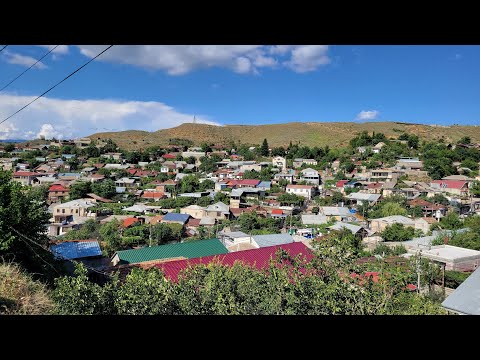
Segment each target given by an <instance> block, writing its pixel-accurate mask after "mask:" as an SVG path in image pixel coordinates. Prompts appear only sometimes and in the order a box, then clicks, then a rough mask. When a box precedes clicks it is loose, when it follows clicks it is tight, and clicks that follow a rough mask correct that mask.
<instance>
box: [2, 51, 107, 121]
mask: <svg viewBox="0 0 480 360" xmlns="http://www.w3.org/2000/svg"><path fill="white" fill-rule="evenodd" d="M111 47H113V45H109V46H108V47H107V48H106V49H105V50H103V51H102V52H100V53H99V54H98V55H97V56H95V57H94V58H91V59H90V60H88V61H87V62H86V63H85V64H83V65H82V66H80V67H79V68H78V69H77V70H75V71H74V72H72V73H71V74H70V75H68V76H66V77H64V78H63V79H62V80H60V81H59V82H58V83H56V84H55V85H53V86H52V87H51V88H50V89H48V90H47V91H45V92H44V93H43V94H41V95H39V96H37V97H36V98H35V99H33V100H32V101H30V102H29V103H28V104H27V105H25V106H23V107H22V108H20V109H19V110H17V111H15V112H14V113H13V114H12V115H10V116H9V117H7V118H5V119H3V120H2V121H0V124H3V123H4V122H5V121H7V120H8V119H10V118H11V117H13V116H15V115H16V114H18V113H19V112H20V111H22V110H23V109H25V108H26V107H27V106H29V105H31V104H33V103H34V102H35V101H37V100H38V99H40V98H41V97H42V96H44V95H45V94H47V93H49V92H50V91H51V90H53V89H55V88H56V87H57V86H58V85H60V84H61V83H63V82H64V81H65V80H67V79H68V78H69V77H71V76H73V75H74V74H75V73H77V72H79V71H80V70H82V69H83V68H84V67H85V66H87V65H88V64H90V63H91V62H92V61H93V60H95V59H96V58H98V57H99V56H100V55H102V54H103V53H104V52H106V51H107V50H108V49H110V48H111Z"/></svg>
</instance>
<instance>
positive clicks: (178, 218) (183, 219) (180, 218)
mask: <svg viewBox="0 0 480 360" xmlns="http://www.w3.org/2000/svg"><path fill="white" fill-rule="evenodd" d="M189 218H190V215H188V214H178V213H168V214H166V215H165V216H164V217H163V219H162V223H174V224H181V225H185V224H186V223H187V221H188V219H189Z"/></svg>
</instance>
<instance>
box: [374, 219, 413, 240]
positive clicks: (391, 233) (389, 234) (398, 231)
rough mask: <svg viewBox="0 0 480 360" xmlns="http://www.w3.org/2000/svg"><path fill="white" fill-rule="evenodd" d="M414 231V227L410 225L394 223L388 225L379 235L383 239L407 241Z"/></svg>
mask: <svg viewBox="0 0 480 360" xmlns="http://www.w3.org/2000/svg"><path fill="white" fill-rule="evenodd" d="M414 232H415V229H414V228H413V227H411V226H403V224H399V223H395V224H392V225H388V226H387V227H386V228H385V230H383V231H382V233H381V236H382V238H383V240H384V241H407V240H410V239H412V238H413V235H414Z"/></svg>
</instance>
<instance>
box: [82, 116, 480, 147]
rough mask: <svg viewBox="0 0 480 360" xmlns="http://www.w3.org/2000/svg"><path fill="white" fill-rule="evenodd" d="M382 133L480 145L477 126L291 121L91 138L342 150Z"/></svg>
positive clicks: (123, 143) (136, 143)
mask: <svg viewBox="0 0 480 360" xmlns="http://www.w3.org/2000/svg"><path fill="white" fill-rule="evenodd" d="M365 130H366V131H368V132H369V133H372V132H373V131H375V132H382V133H384V134H385V135H386V136H387V137H398V136H399V135H401V134H402V133H403V132H406V133H409V134H417V135H418V136H420V137H421V138H424V139H427V140H436V139H440V138H444V139H445V141H447V142H456V141H457V140H458V139H460V138H461V137H463V136H470V138H471V139H472V141H474V142H480V126H457V125H452V126H431V125H421V124H409V123H399V122H367V123H351V122H331V123H320V122H293V123H286V124H270V125H226V126H213V125H205V124H193V123H185V124H182V125H180V126H177V127H175V128H171V129H163V130H158V131H155V132H147V131H139V130H130V131H120V132H104V133H97V134H93V135H90V136H89V137H90V138H92V139H108V138H110V139H112V140H113V141H115V142H116V143H117V144H118V145H119V146H120V147H121V148H125V149H130V150H132V149H140V148H145V147H148V146H153V145H167V144H168V143H169V139H172V138H180V139H188V140H191V141H193V142H194V143H195V144H196V145H200V144H201V143H203V142H207V143H212V144H228V143H230V142H231V141H234V142H235V143H238V141H240V142H241V143H243V144H261V142H262V141H263V139H265V138H266V139H267V141H268V144H269V145H270V146H281V145H288V144H289V143H290V141H292V143H296V142H300V144H301V145H307V146H325V145H328V146H330V147H341V146H344V145H346V144H347V143H348V141H349V140H350V139H351V138H352V137H354V136H355V135H356V134H358V133H360V132H362V131H365Z"/></svg>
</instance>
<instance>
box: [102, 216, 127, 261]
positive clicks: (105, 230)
mask: <svg viewBox="0 0 480 360" xmlns="http://www.w3.org/2000/svg"><path fill="white" fill-rule="evenodd" d="M120 226H121V225H120V221H118V220H117V219H114V220H112V221H109V222H107V223H106V224H104V225H102V227H101V228H100V229H99V233H100V236H101V237H102V240H103V242H104V250H105V252H106V253H107V256H111V255H113V253H115V251H117V250H123V245H122V237H121V231H120V229H121V228H120Z"/></svg>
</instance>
